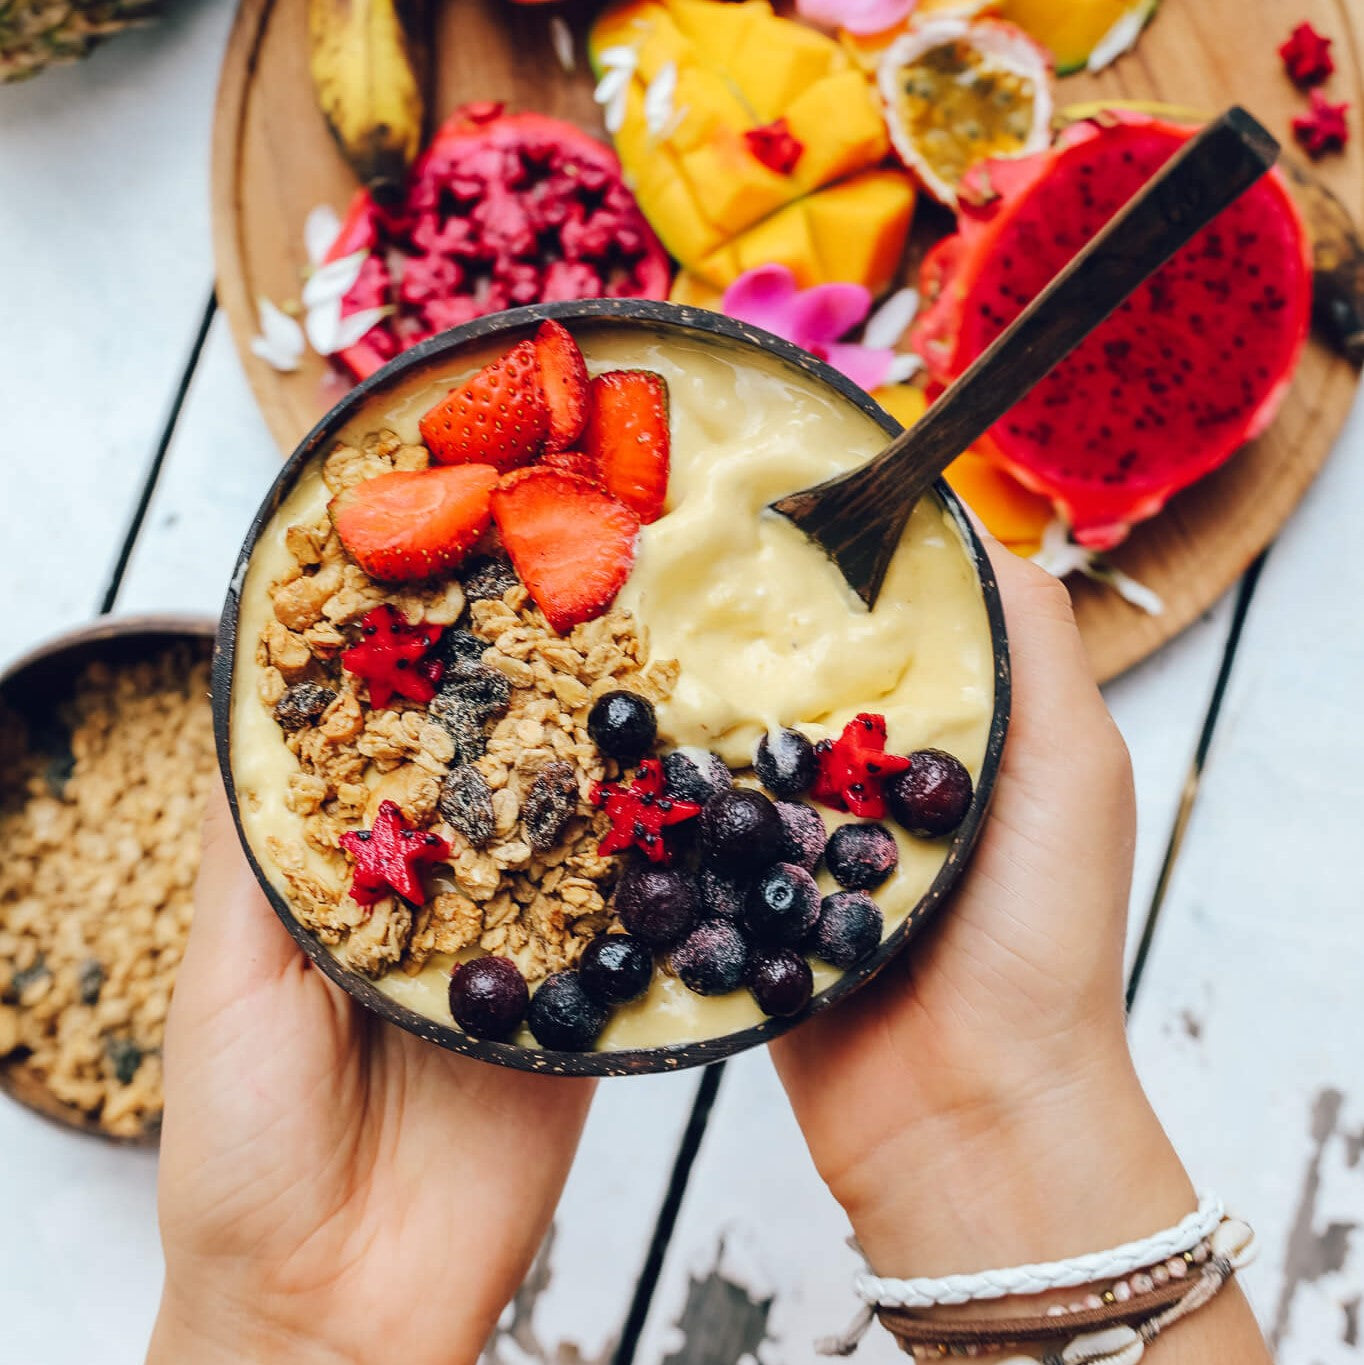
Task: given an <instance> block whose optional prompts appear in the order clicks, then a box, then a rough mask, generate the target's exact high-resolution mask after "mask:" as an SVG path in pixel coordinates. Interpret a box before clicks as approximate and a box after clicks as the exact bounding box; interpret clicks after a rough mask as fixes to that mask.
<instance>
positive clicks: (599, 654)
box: [256, 431, 677, 982]
mask: <svg viewBox="0 0 1364 1365" xmlns="http://www.w3.org/2000/svg"><path fill="white" fill-rule="evenodd" d="M428 458H429V457H428V455H427V451H426V449H425V447H422V446H406V445H403V444H401V443H400V442H399V440H398V438H397V437H396V436H394V435H393V433H391V432H387V431H381V432H377V433H373V434H371V435H370V436H369V437H367V438H366V439H365V441H364V442H362V443H361V445H360V446H358V447H356V446H346V445H342V446H338V447H336V449H334V450H333V451H332V452H331V454H330V455H329V456H328V457H327V459H326V461H325V463H324V466H323V478H324V480H325V482H326V484H327V486H328V488H329V489H330V490H331V491H332V492H333V493H337V492H340V491H341V490H343V489H345V488H348V487H350V486H351V485H352V484H354V483H357V482H360V481H362V480H364V479H369V478H373V477H375V476H376V475H378V474H382V473H384V472H386V471H388V470H389V469H395V468H396V469H418V468H422V467H424V466H425V464H426V463H427V460H428ZM285 543H286V545H287V547H288V549H289V551H290V554H291V555H292V557H293V560H294V566H293V568H292V569H291V570H290V571H289V572H288V573H287V574H285V575H284V576H283V577H282V578H281V579H280V580H279V581H278V582H276V583H275V584H273V585H272V588H271V599H272V602H273V606H274V617H273V619H272V620H270V621H269V623H268V625H267V626H266V628H265V629H264V631H263V632H262V635H261V638H260V640H259V642H258V645H257V653H256V660H257V663H258V665H259V666H260V673H259V693H260V700H261V701H262V703H263V704H264V705H266V706H267V707H269V708H271V710H272V712H273V713H274V714H275V716H276V719H277V720H279V721H280V724H281V727H282V729H283V732H284V734H283V739H284V743H285V744H286V745H287V747H288V748H289V750H290V752H291V753H292V754H293V755H294V757H295V758H296V759H297V760H298V769H297V771H296V772H293V773H292V774H291V775H290V778H289V788H288V793H287V797H286V803H287V805H288V807H289V809H290V810H291V811H293V812H294V814H296V815H298V816H299V817H300V818H301V820H302V838H301V839H291V838H287V837H284V836H282V835H276V836H273V837H272V838H271V839H270V840H269V841H268V849H269V852H270V855H271V857H272V859H273V860H274V862H275V864H276V865H277V866H278V868H279V869H280V871H281V873H282V874H283V876H284V877H285V879H286V881H287V883H288V887H289V892H290V902H291V904H292V907H293V910H294V913H295V914H296V915H297V916H298V918H299V920H300V922H301V923H303V924H304V925H305V926H306V927H307V928H309V929H311V930H312V931H313V932H315V933H316V934H317V935H318V937H319V938H320V939H321V940H322V941H323V942H324V943H327V944H328V945H330V946H332V947H333V948H334V950H335V951H336V953H337V955H338V957H339V958H340V959H341V960H342V961H343V962H344V963H345V964H346V965H347V966H349V967H351V968H353V969H355V970H357V971H361V972H364V973H365V974H367V975H369V976H371V977H379V976H382V975H384V974H385V973H386V972H388V971H390V970H393V969H395V968H400V969H401V970H403V971H405V972H408V973H411V974H415V973H416V972H418V971H420V970H421V968H422V967H423V966H424V965H425V964H426V963H427V962H428V961H429V960H430V959H431V957H432V955H433V954H436V953H458V952H461V951H462V950H465V949H471V948H478V949H480V950H482V951H483V952H486V953H496V954H498V955H500V956H504V957H509V958H511V959H512V960H513V961H514V962H515V963H516V964H517V966H518V967H519V968H520V970H521V972H522V973H523V975H524V976H525V977H526V978H527V979H528V980H530V981H532V982H533V981H536V980H538V979H540V978H542V977H544V976H546V975H547V974H549V973H551V972H556V971H560V970H563V969H565V968H567V967H570V966H572V965H573V964H575V963H576V962H577V960H578V957H579V955H580V953H581V952H582V949H583V946H584V945H585V944H586V943H587V942H588V941H590V940H591V939H592V938H593V937H595V936H596V935H597V934H598V933H600V932H601V931H602V930H603V929H605V928H606V927H607V926H608V925H609V923H610V919H611V916H610V912H609V911H608V909H607V900H608V898H609V896H610V892H611V887H612V883H613V879H614V876H615V862H614V860H613V859H610V858H604V857H602V856H600V855H599V853H598V852H597V845H598V843H599V841H600V837H601V835H602V833H603V832H604V830H605V817H604V816H603V815H602V814H601V813H600V812H599V811H597V810H595V809H594V807H593V806H592V804H591V802H590V800H589V793H590V790H591V787H592V784H593V782H594V781H596V780H599V779H603V778H607V777H613V776H615V775H616V767H615V764H614V763H612V762H610V761H609V760H603V758H602V756H601V754H600V753H599V751H598V750H597V748H596V746H595V745H594V744H593V742H592V741H591V739H590V738H589V736H588V733H587V717H588V712H589V711H590V710H591V707H592V704H593V702H595V701H596V699H597V698H598V697H600V696H601V695H602V693H603V692H606V691H609V690H611V689H612V688H618V687H627V688H629V689H631V690H633V691H636V692H638V693H640V694H641V695H643V696H646V697H649V698H650V699H651V700H654V701H662V700H663V699H664V698H666V697H667V696H668V694H669V693H670V692H671V690H672V686H673V683H674V682H675V680H676V676H677V665H676V663H674V662H669V661H659V660H654V661H650V660H649V657H648V649H647V642H646V641H645V640H643V639H642V638H641V636H640V634H639V632H638V631H637V630H636V627H635V625H634V622H633V620H632V618H631V617H630V615H629V613H627V612H625V611H622V610H612V611H610V612H608V613H607V614H606V615H604V616H601V617H599V618H598V619H596V620H594V621H590V622H587V623H585V624H583V625H579V626H577V627H575V628H574V629H573V630H572V631H571V632H570V633H569V634H567V635H558V634H555V633H554V631H552V630H551V629H550V628H549V626H548V625H547V624H546V622H545V619H544V617H543V615H542V614H541V612H540V610H539V609H538V608H537V607H536V606H535V604H534V603H533V602H532V601H531V600H530V598H529V596H528V594H527V593H526V590H525V589H524V588H523V587H522V586H521V585H520V584H519V583H518V582H516V581H515V579H514V576H513V575H512V574H511V573H510V569H509V566H506V565H505V564H500V562H498V561H492V567H491V569H490V567H489V561H488V560H486V559H484V560H482V561H481V566H480V567H478V568H475V569H472V570H470V571H469V572H466V573H465V577H464V580H463V581H462V582H461V580H460V579H459V578H458V577H452V578H450V579H447V580H444V581H437V582H436V583H434V584H419V585H411V586H406V585H405V586H403V587H394V586H385V585H381V584H378V583H376V582H374V581H373V580H371V579H370V578H369V577H368V576H367V575H365V574H364V573H363V571H361V570H360V569H359V568H358V567H357V566H356V565H355V564H354V563H352V562H351V561H350V559H349V558H348V557H347V556H346V554H345V552H344V550H343V549H342V547H341V543H340V541H339V539H338V538H337V536H336V534H335V532H334V531H333V529H332V527H331V523H330V520H329V519H328V518H327V517H326V516H322V517H320V518H318V520H317V521H316V522H315V523H312V524H310V525H296V526H291V527H290V528H289V529H288V531H287V533H286V541H285ZM384 603H387V604H389V605H391V606H393V607H395V608H396V609H397V610H398V611H399V612H400V613H401V614H402V615H403V616H404V618H405V619H406V620H407V621H408V622H409V623H412V624H415V623H417V622H419V621H421V622H426V623H430V624H434V625H440V626H443V627H449V628H451V631H450V635H451V636H452V637H453V636H454V635H455V634H456V632H458V634H459V637H460V638H461V639H462V640H464V641H465V643H466V644H470V643H471V644H472V646H473V649H472V653H471V654H470V655H468V656H467V657H464V658H462V659H461V660H460V662H461V665H462V668H463V672H462V673H461V674H460V675H459V676H460V677H461V679H462V680H463V682H462V686H463V687H464V688H465V689H466V692H465V693H463V694H461V693H460V692H459V691H458V689H456V690H455V691H453V692H442V693H440V694H438V695H437V697H436V698H434V699H433V700H432V701H431V702H430V703H427V704H423V703H419V702H414V701H409V700H404V699H403V698H401V697H395V698H393V700H392V703H391V704H390V705H388V706H386V707H383V708H379V709H376V708H373V707H372V706H371V705H370V704H369V698H368V693H367V689H366V687H365V685H364V683H363V682H361V681H360V680H359V679H358V678H356V677H355V675H354V674H352V673H350V672H349V671H348V670H346V669H344V668H342V667H341V664H340V660H339V656H340V654H341V652H342V650H344V649H345V648H346V647H347V646H349V645H352V644H354V643H355V642H356V640H357V638H358V631H357V622H359V620H360V618H362V617H363V616H364V615H365V614H366V613H367V612H369V611H371V610H372V609H373V608H375V607H376V606H380V605H382V604H384ZM447 643H448V641H447ZM490 676H491V678H492V681H493V682H494V683H495V684H496V685H495V686H491V687H490V686H487V685H486V684H487V681H488V679H489V677H490ZM479 679H482V680H483V683H482V684H480V682H479ZM500 680H505V682H502V681H500ZM469 688H473V689H474V691H475V693H476V694H477V695H478V697H479V698H480V699H481V701H482V703H483V709H482V710H475V711H474V712H473V713H472V717H473V718H472V720H471V717H470V712H469V709H468V706H469V703H468V702H467V697H468V695H469V694H468V692H467V689H469ZM461 696H463V697H464V698H465V700H464V701H463V702H461V700H460V699H461ZM489 697H491V700H489ZM385 800H389V801H393V802H395V803H396V805H397V806H398V808H399V810H400V811H401V813H402V816H403V818H404V819H405V820H406V821H407V822H409V824H411V825H414V826H417V827H419V828H423V829H429V830H431V831H432V832H434V833H435V834H437V835H439V836H440V837H441V838H442V839H445V840H446V841H447V842H448V843H449V845H450V853H449V860H448V863H447V864H441V865H438V866H437V867H436V868H435V869H434V870H433V873H432V875H430V876H429V877H428V879H427V882H428V885H429V886H430V888H431V890H432V893H433V894H432V895H431V896H430V898H429V899H428V901H427V903H426V904H425V905H423V906H420V907H415V908H414V907H412V906H410V905H408V904H407V903H406V902H405V901H403V900H402V899H401V898H400V897H397V896H392V895H390V896H387V897H384V898H382V899H380V900H379V901H378V902H377V903H375V904H374V905H372V906H361V905H359V904H357V903H356V901H355V900H354V899H353V898H352V897H351V896H350V895H349V894H348V887H349V883H350V873H351V866H350V863H349V861H348V859H347V857H346V855H345V853H344V852H343V851H342V850H341V847H340V839H341V836H342V835H343V834H345V833H347V832H348V831H351V830H356V829H360V828H363V827H366V826H369V825H371V824H372V823H373V820H374V817H375V815H376V813H377V811H378V808H379V805H380V803H381V802H383V801H385ZM479 800H481V801H482V805H481V806H479V805H478V801H479Z"/></svg>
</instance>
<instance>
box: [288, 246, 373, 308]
mask: <svg viewBox="0 0 1364 1365" xmlns="http://www.w3.org/2000/svg"><path fill="white" fill-rule="evenodd" d="M368 256H369V252H368V251H365V250H360V251H352V252H351V254H350V255H349V256H342V257H341V258H340V259H339V260H335V261H328V262H327V264H326V265H320V266H318V268H317V269H316V270H314V271H313V273H312V274H311V275H310V276H309V277H308V282H307V284H305V285H304V286H303V306H304V307H305V308H316V307H317V305H318V304H320V303H330V302H332V301H333V300H334V301H335V302H337V303H340V302H341V300H342V299H343V298H345V296H346V292H347V290H349V289H350V287H351V285H353V284H354V283H355V281H356V279H357V278H358V277H359V275H360V267H361V266H362V265H364V263H365V261H366V259H367V258H368Z"/></svg>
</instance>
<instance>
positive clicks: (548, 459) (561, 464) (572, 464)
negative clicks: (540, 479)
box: [540, 450, 601, 486]
mask: <svg viewBox="0 0 1364 1365" xmlns="http://www.w3.org/2000/svg"><path fill="white" fill-rule="evenodd" d="M540 465H541V467H542V468H547V469H562V470H563V472H564V473H565V474H576V475H577V476H578V477H579V478H580V479H586V480H587V481H588V482H589V483H595V484H597V485H598V486H600V485H601V471H600V470H599V469H598V468H597V463H596V461H595V460H593V459H592V458H591V456H589V455H584V454H583V452H582V451H581V450H549V451H546V452H545V454H543V455H541V456H540Z"/></svg>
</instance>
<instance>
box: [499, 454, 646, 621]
mask: <svg viewBox="0 0 1364 1365" xmlns="http://www.w3.org/2000/svg"><path fill="white" fill-rule="evenodd" d="M492 501H493V517H494V518H495V519H496V521H497V526H498V530H500V531H501V532H502V543H503V545H504V546H506V550H507V553H508V554H509V555H510V556H511V562H512V566H513V567H514V568H515V569H516V573H517V576H518V577H519V578H520V579H521V581H522V582H523V583H524V584H525V585H526V590H527V591H528V592H529V593H530V595H531V596H532V597H533V598H534V599H535V603H536V605H537V606H538V607H539V608H540V610H541V611H542V612H544V614H545V619H546V620H547V621H548V622H549V624H550V625H551V626H552V627H553V628H554V629H555V630H556V631H558V632H559V633H560V634H561V635H564V634H567V632H568V631H570V630H572V628H573V627H574V626H576V625H578V624H579V623H580V622H582V621H590V620H592V619H593V618H594V617H596V616H600V615H601V614H602V612H604V611H605V610H606V609H607V607H609V606H610V605H611V603H612V602H613V601H615V597H616V594H617V593H618V592H619V591H620V590H621V588H622V587H623V586H624V584H625V580H626V579H627V578H629V576H630V566H631V565H632V564H633V563H634V562H635V542H636V540H637V539H638V537H639V518H638V517H637V516H636V515H635V514H634V512H632V511H631V510H630V508H628V507H626V505H625V504H624V503H623V502H620V501H618V500H617V499H616V498H613V497H612V496H611V495H610V494H609V493H607V492H606V491H605V490H604V489H602V488H601V487H600V486H599V485H597V484H595V483H590V482H588V480H586V479H582V478H579V477H578V476H577V475H576V474H566V473H564V472H563V471H562V470H559V469H547V468H545V466H543V465H541V466H538V467H537V468H535V469H518V470H517V471H516V472H515V473H514V474H508V475H507V476H506V477H505V478H503V480H502V481H501V483H499V484H498V485H497V487H496V488H495V489H494V490H493V499H492Z"/></svg>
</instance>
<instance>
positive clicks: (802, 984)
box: [748, 948, 815, 1019]
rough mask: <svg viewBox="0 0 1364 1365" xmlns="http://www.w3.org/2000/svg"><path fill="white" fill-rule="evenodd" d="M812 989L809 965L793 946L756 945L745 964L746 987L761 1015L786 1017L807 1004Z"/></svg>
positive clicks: (797, 1011) (813, 983)
mask: <svg viewBox="0 0 1364 1365" xmlns="http://www.w3.org/2000/svg"><path fill="white" fill-rule="evenodd" d="M814 988H815V982H814V975H813V973H812V972H811V971H810V964H809V963H808V962H807V961H806V960H805V959H804V958H803V957H801V955H800V954H799V953H798V952H796V951H795V950H794V949H793V948H756V949H754V951H753V956H752V958H750V959H749V964H748V989H749V990H750V991H752V992H753V998H754V1000H756V1001H757V1002H758V1008H759V1009H760V1010H762V1012H763V1013H764V1014H772V1015H776V1016H777V1017H778V1018H781V1019H786V1018H789V1017H790V1016H791V1015H793V1014H799V1013H800V1012H801V1010H803V1009H804V1008H805V1007H806V1005H808V1004H809V1003H810V996H811V994H812V992H813V991H814Z"/></svg>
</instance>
